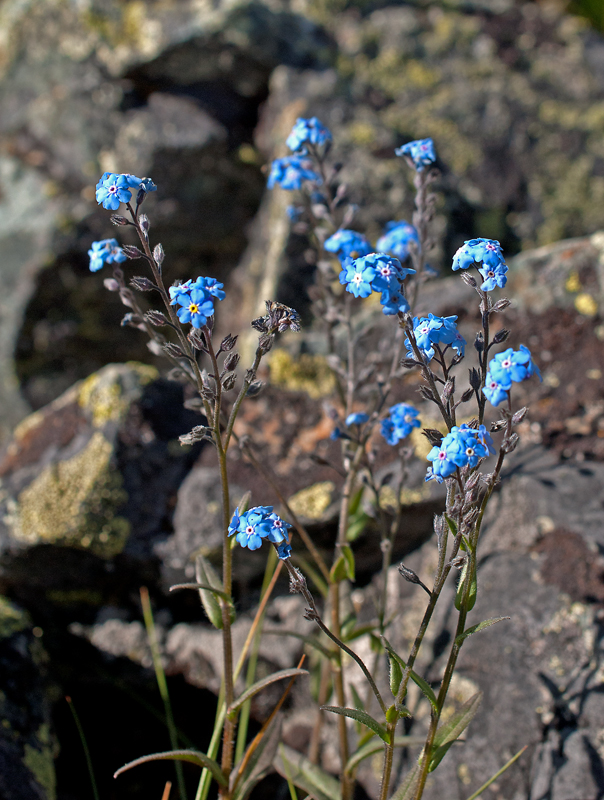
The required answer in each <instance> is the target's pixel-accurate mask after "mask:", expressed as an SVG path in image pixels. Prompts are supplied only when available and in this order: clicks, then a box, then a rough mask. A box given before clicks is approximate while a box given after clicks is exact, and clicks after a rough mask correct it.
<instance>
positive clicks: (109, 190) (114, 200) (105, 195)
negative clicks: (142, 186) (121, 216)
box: [96, 173, 132, 211]
mask: <svg viewBox="0 0 604 800" xmlns="http://www.w3.org/2000/svg"><path fill="white" fill-rule="evenodd" d="M101 181H102V182H101ZM101 181H99V183H100V184H101V185H100V186H99V185H98V184H97V189H96V201H97V203H99V205H102V206H103V208H107V209H109V210H110V211H117V209H118V208H119V207H120V203H129V202H130V200H132V192H131V191H130V189H129V188H128V187H129V186H130V184H129V183H128V179H127V177H126V176H125V175H115V174H114V173H109V175H108V176H107V178H106V179H105V180H104V181H103V180H102V179H101Z"/></svg>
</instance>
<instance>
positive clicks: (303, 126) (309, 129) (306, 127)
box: [285, 117, 331, 155]
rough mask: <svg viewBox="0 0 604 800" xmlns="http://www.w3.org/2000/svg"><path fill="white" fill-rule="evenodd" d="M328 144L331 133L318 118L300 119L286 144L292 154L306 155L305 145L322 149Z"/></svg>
mask: <svg viewBox="0 0 604 800" xmlns="http://www.w3.org/2000/svg"><path fill="white" fill-rule="evenodd" d="M327 142H331V133H330V132H329V131H328V130H327V128H326V127H325V126H324V125H323V124H322V123H321V122H319V120H318V119H317V118H316V117H311V118H310V119H303V118H302V117H298V119H297V120H296V124H295V125H294V127H293V128H292V132H291V133H290V135H289V136H288V137H287V141H286V142H285V143H286V145H287V146H288V147H289V149H290V150H291V151H292V152H294V153H299V154H300V155H306V148H305V147H304V145H305V144H308V143H309V144H313V145H315V147H321V146H322V145H325V144H327Z"/></svg>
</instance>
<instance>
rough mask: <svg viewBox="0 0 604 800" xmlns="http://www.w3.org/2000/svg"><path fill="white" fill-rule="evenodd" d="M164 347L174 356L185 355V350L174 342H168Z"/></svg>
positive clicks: (165, 350)
mask: <svg viewBox="0 0 604 800" xmlns="http://www.w3.org/2000/svg"><path fill="white" fill-rule="evenodd" d="M162 349H163V351H164V352H165V353H167V354H168V355H169V356H172V358H182V357H183V356H184V353H183V351H182V350H181V349H180V347H179V346H178V345H177V344H174V342H166V343H165V344H163V345H162Z"/></svg>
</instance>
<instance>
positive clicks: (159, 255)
mask: <svg viewBox="0 0 604 800" xmlns="http://www.w3.org/2000/svg"><path fill="white" fill-rule="evenodd" d="M165 255H166V254H165V253H164V248H163V247H162V245H161V244H156V245H155V247H154V248H153V258H154V259H155V263H156V264H157V266H158V267H161V265H162V264H163V262H164V258H165Z"/></svg>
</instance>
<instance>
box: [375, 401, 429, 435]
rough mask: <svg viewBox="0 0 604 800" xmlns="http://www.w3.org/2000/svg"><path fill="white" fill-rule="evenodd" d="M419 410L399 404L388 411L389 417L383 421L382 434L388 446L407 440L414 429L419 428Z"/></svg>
mask: <svg viewBox="0 0 604 800" xmlns="http://www.w3.org/2000/svg"><path fill="white" fill-rule="evenodd" d="M418 413H419V412H418V410H417V409H416V408H413V406H410V405H407V404H406V403H397V404H396V405H395V406H391V407H390V408H389V409H388V416H387V417H385V418H384V419H383V420H382V424H381V427H380V432H381V434H382V436H383V437H384V439H385V440H386V441H387V442H388V444H396V443H397V442H400V441H401V439H405V438H406V437H407V436H409V434H410V433H411V431H412V430H413V428H419V427H420V425H421V423H420V421H419V419H417V415H418Z"/></svg>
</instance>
